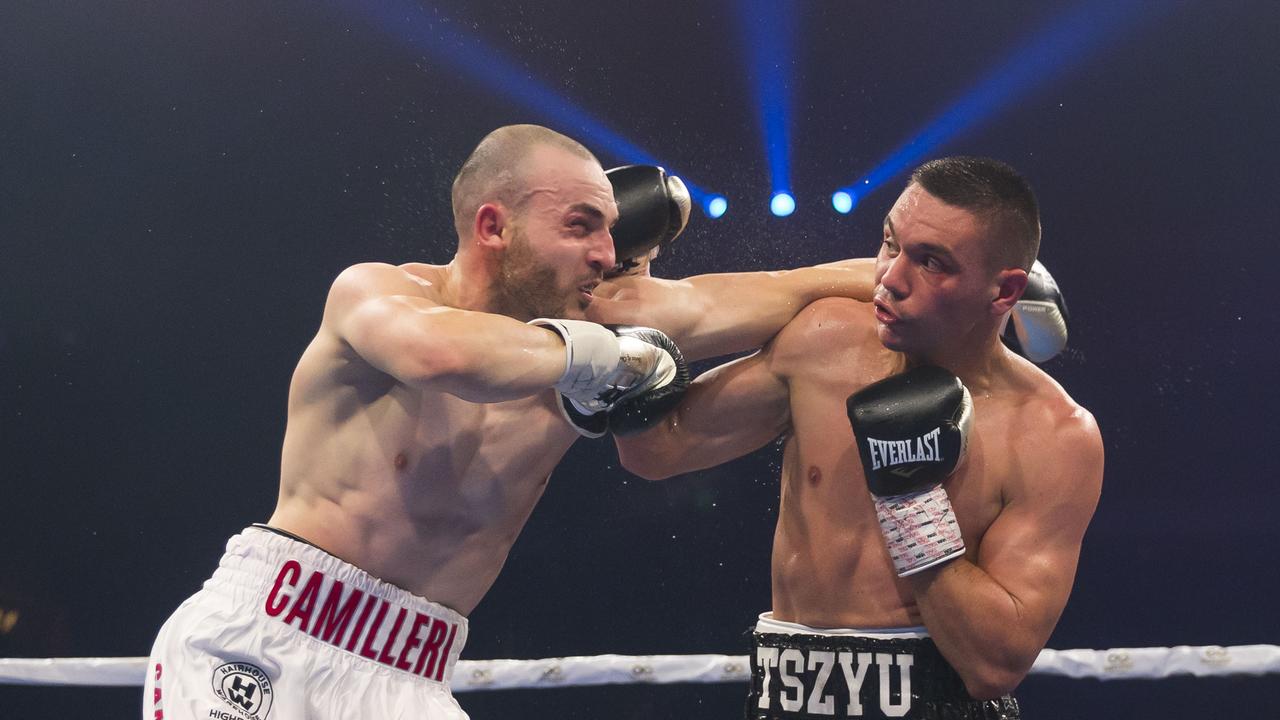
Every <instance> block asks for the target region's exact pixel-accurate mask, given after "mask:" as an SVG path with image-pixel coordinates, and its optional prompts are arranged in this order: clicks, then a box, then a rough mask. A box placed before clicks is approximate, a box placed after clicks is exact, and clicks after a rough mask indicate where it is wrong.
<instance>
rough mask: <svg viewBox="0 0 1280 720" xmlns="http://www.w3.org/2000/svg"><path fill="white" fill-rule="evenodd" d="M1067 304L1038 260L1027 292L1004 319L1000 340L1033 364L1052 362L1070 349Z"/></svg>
mask: <svg viewBox="0 0 1280 720" xmlns="http://www.w3.org/2000/svg"><path fill="white" fill-rule="evenodd" d="M1067 319H1068V316H1067V303H1066V301H1065V300H1063V299H1062V291H1061V290H1059V289H1058V283H1057V282H1056V281H1055V280H1054V279H1053V276H1052V275H1050V274H1049V271H1048V269H1046V268H1045V266H1044V265H1042V264H1040V261H1039V260H1037V261H1036V262H1035V264H1034V265H1032V266H1031V272H1029V273H1027V289H1026V290H1025V291H1024V292H1023V293H1022V298H1021V299H1020V300H1018V303H1017V304H1016V305H1014V307H1013V311H1012V312H1010V313H1009V317H1008V318H1006V320H1005V326H1004V329H1003V331H1002V332H1001V335H1000V337H1001V339H1002V340H1004V344H1005V345H1008V346H1009V349H1011V350H1013V351H1014V352H1016V353H1018V354H1019V355H1021V356H1023V357H1025V358H1026V359H1028V360H1030V361H1031V362H1036V363H1042V362H1048V361H1049V360H1052V359H1053V358H1054V357H1056V356H1057V355H1058V353H1060V352H1062V351H1063V350H1064V349H1065V348H1066V347H1067Z"/></svg>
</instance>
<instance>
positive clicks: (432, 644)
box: [413, 618, 447, 677]
mask: <svg viewBox="0 0 1280 720" xmlns="http://www.w3.org/2000/svg"><path fill="white" fill-rule="evenodd" d="M446 627H447V624H446V623H445V622H443V621H441V620H437V619H435V618H432V619H431V629H430V630H428V631H427V641H426V643H424V644H423V646H422V652H421V653H420V654H419V655H418V664H417V665H414V666H413V674H414V675H422V676H423V677H431V676H432V674H433V673H434V672H435V669H436V661H437V660H438V659H439V658H440V645H441V644H442V643H444V637H445V629H446ZM427 658H431V661H430V662H427ZM424 666H425V668H426V669H423V668H424Z"/></svg>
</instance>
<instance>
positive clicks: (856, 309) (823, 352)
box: [772, 297, 883, 370]
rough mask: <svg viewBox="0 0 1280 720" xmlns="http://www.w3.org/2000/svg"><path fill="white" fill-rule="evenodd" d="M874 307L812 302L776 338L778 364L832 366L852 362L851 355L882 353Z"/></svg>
mask: <svg viewBox="0 0 1280 720" xmlns="http://www.w3.org/2000/svg"><path fill="white" fill-rule="evenodd" d="M870 307H871V306H870V305H868V304H867V303H864V302H859V301H857V300H852V299H849V298H840V297H829V298H823V299H821V300H817V301H814V302H812V303H810V304H809V305H807V306H806V307H805V308H804V309H803V310H801V311H800V313H799V314H798V315H796V317H795V318H794V319H793V320H792V321H791V322H789V323H787V325H786V327H784V328H783V329H782V331H781V332H779V333H778V335H777V337H776V338H774V341H773V349H772V353H773V356H774V360H775V362H776V363H778V364H779V365H780V366H781V367H786V368H791V369H794V370H799V369H803V368H808V367H812V366H822V367H825V366H829V365H830V364H831V362H832V360H833V358H836V357H839V358H841V359H843V360H849V359H850V358H849V355H850V353H858V352H860V351H862V350H866V349H880V350H882V349H883V348H882V347H881V346H880V344H879V343H878V342H877V340H876V335H875V317H874V315H872V313H871V310H870Z"/></svg>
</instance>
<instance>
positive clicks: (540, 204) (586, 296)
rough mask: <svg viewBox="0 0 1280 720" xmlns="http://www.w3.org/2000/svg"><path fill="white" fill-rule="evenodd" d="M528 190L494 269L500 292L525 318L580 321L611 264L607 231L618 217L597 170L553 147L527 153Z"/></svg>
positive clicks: (590, 163)
mask: <svg viewBox="0 0 1280 720" xmlns="http://www.w3.org/2000/svg"><path fill="white" fill-rule="evenodd" d="M524 172H525V175H526V181H527V190H526V193H525V195H524V202H523V203H522V206H521V208H520V210H519V211H518V212H517V213H516V217H515V221H514V223H513V225H512V227H511V230H510V231H511V236H510V238H509V242H508V246H507V248H506V251H505V252H504V253H503V255H502V260H501V267H500V272H499V294H500V295H504V296H505V297H506V299H507V301H508V302H510V303H512V304H514V305H515V306H516V307H518V308H519V310H520V312H519V313H518V314H527V315H528V316H529V317H531V318H532V317H559V318H570V319H582V318H584V317H585V315H584V311H585V310H586V308H587V306H588V305H590V304H591V298H592V292H593V291H594V290H595V286H596V285H597V284H599V282H600V280H601V279H602V278H603V277H604V273H605V271H606V270H608V269H610V268H612V267H613V265H614V253H613V237H612V236H611V235H610V234H609V228H610V227H612V226H613V224H614V223H615V222H617V219H618V207H617V204H616V203H615V202H614V200H613V187H612V186H611V185H610V184H609V180H608V178H606V177H605V175H604V170H602V169H601V168H600V165H599V164H598V163H595V162H593V161H591V160H589V159H587V158H583V157H579V156H577V155H574V154H573V153H570V152H568V151H566V150H562V149H560V148H555V147H550V146H543V147H539V148H537V149H535V150H534V152H533V153H532V155H531V156H530V158H529V160H528V161H527V165H526V168H525V170H524Z"/></svg>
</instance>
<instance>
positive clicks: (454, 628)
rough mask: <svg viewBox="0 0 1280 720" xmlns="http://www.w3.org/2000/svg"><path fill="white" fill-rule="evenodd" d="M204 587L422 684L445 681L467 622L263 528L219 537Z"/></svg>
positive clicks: (312, 547) (463, 639)
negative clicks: (223, 546)
mask: <svg viewBox="0 0 1280 720" xmlns="http://www.w3.org/2000/svg"><path fill="white" fill-rule="evenodd" d="M205 590H206V591H211V592H219V591H221V592H229V593H231V594H232V595H233V596H234V597H235V598H236V600H237V601H244V600H247V601H249V602H252V603H253V608H252V610H253V612H255V613H260V614H261V616H262V617H264V619H265V620H264V621H265V622H267V623H270V624H275V623H278V624H279V627H281V628H285V629H288V630H291V631H293V632H296V633H300V634H303V635H306V636H308V637H309V638H312V639H314V640H316V641H318V642H319V643H320V644H321V645H323V646H328V647H329V648H332V649H333V650H335V651H339V652H343V653H346V654H348V655H352V656H355V657H357V658H361V659H363V660H364V661H367V662H369V663H374V664H378V665H383V666H385V667H388V668H392V669H394V670H397V671H400V672H404V673H407V674H410V675H414V676H416V677H418V678H421V679H423V680H426V681H429V682H437V683H447V682H449V680H450V678H451V677H452V675H453V669H454V667H455V666H456V664H457V661H458V656H459V655H460V654H461V652H462V647H463V645H464V644H465V643H466V639H467V619H466V618H465V617H463V616H462V615H460V614H459V613H457V612H456V611H454V610H452V609H450V608H447V607H445V606H444V605H441V604H439V603H434V602H431V601H430V600H427V599H426V598H423V597H419V596H417V595H414V594H413V593H411V592H409V591H407V590H404V589H403V588H399V587H396V586H394V585H391V584H390V583H387V582H384V581H382V580H379V579H378V578H376V577H374V576H372V575H370V574H369V573H367V572H365V571H364V570H361V569H360V568H358V567H356V566H354V565H352V564H350V563H348V562H345V561H343V560H341V559H339V558H337V557H335V556H333V555H331V554H329V553H327V552H325V551H324V550H322V549H320V548H319V547H316V546H315V545H312V544H310V543H308V542H306V541H304V540H301V539H300V538H299V539H294V538H291V537H289V536H287V535H285V534H281V533H277V532H275V531H274V530H272V529H268V528H262V527H249V528H246V529H245V530H244V531H243V532H241V533H240V534H239V535H236V536H234V537H232V538H231V539H230V540H229V541H227V551H226V554H224V555H223V556H222V559H221V561H219V563H218V570H217V571H216V572H215V573H214V575H213V578H212V579H211V580H210V581H209V582H208V583H206V584H205Z"/></svg>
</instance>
